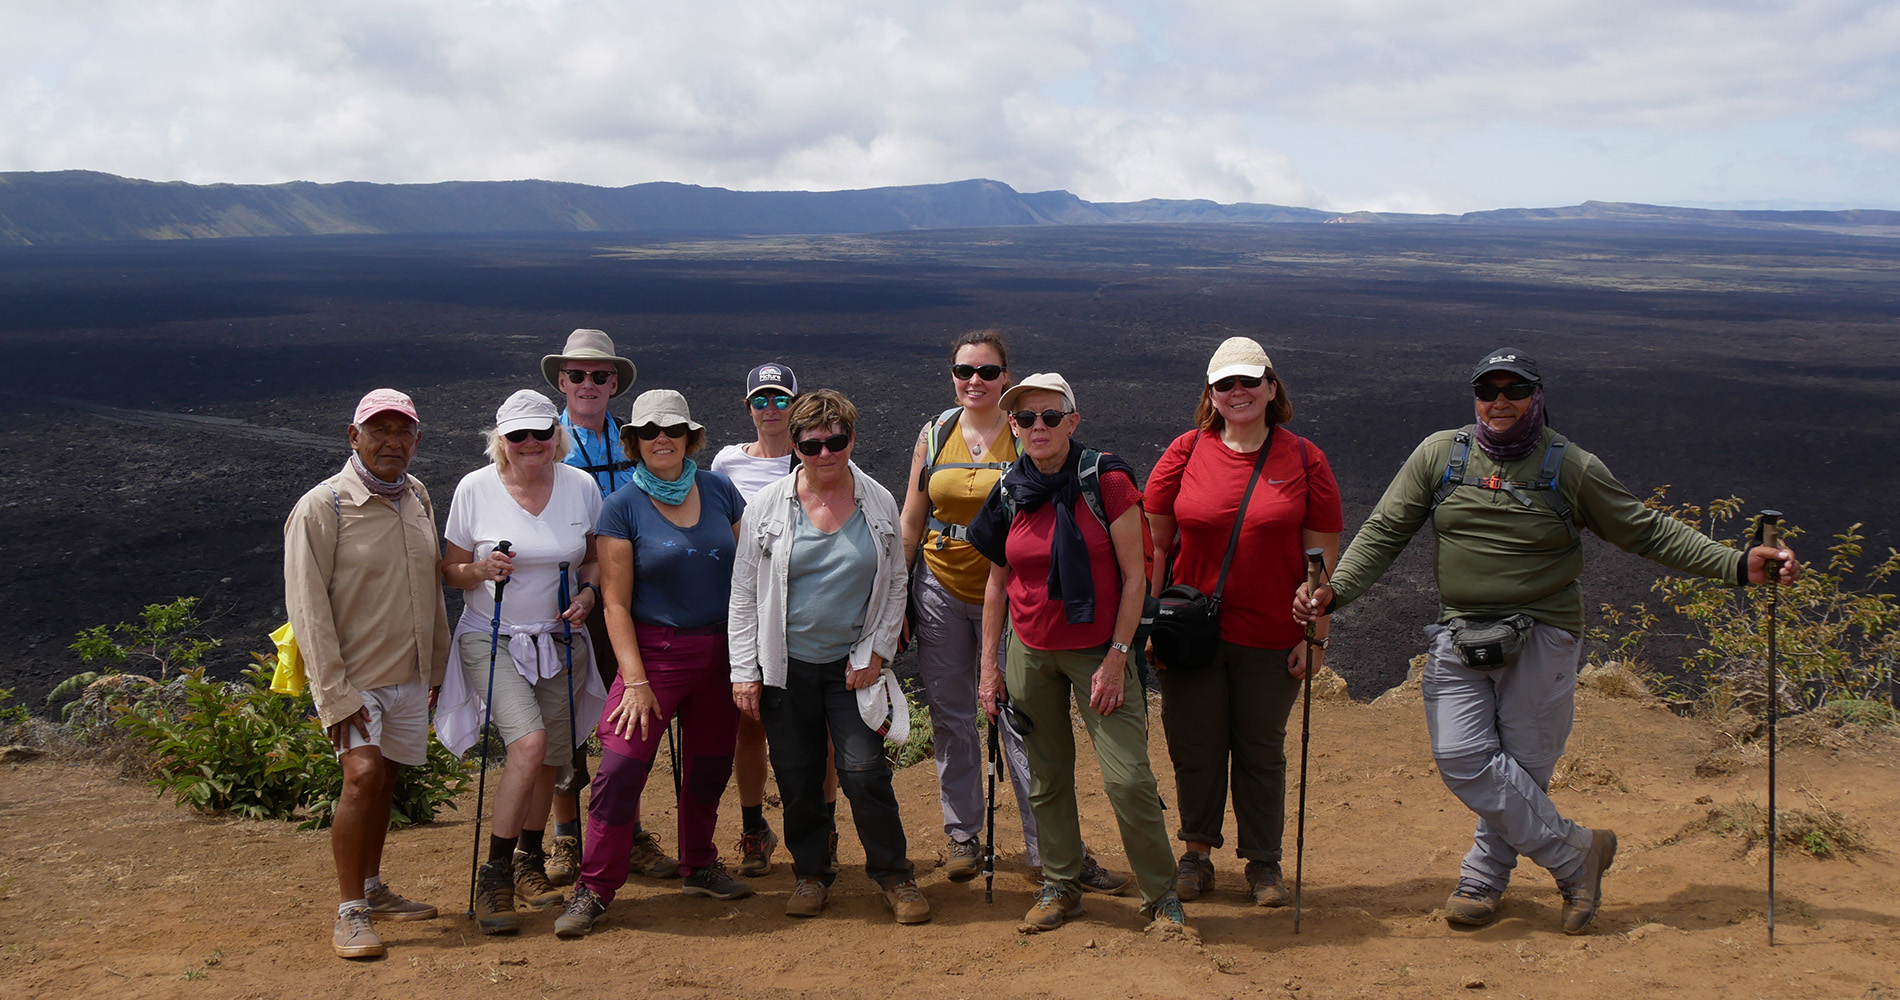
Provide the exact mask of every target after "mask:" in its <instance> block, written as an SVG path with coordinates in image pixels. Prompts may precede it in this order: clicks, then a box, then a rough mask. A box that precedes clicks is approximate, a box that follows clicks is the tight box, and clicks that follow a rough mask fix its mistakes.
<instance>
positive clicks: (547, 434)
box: [502, 427, 554, 444]
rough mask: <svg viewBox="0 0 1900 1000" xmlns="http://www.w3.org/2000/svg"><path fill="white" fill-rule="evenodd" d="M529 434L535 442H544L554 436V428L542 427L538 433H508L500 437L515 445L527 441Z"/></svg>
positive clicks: (526, 431) (524, 431)
mask: <svg viewBox="0 0 1900 1000" xmlns="http://www.w3.org/2000/svg"><path fill="white" fill-rule="evenodd" d="M530 434H532V435H534V439H535V440H536V441H546V440H547V439H549V438H551V437H553V436H554V428H552V427H543V428H541V429H540V430H538V431H529V430H520V431H509V432H508V433H506V434H503V435H502V437H505V438H507V439H508V440H510V441H513V442H514V443H516V444H520V443H521V442H523V441H526V440H528V435H530Z"/></svg>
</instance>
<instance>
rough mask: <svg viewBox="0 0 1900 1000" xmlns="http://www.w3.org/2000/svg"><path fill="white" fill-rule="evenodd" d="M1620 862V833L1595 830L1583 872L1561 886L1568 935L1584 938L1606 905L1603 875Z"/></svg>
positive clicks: (1559, 886)
mask: <svg viewBox="0 0 1900 1000" xmlns="http://www.w3.org/2000/svg"><path fill="white" fill-rule="evenodd" d="M1615 860H1616V831H1615V830H1591V831H1590V849H1589V850H1588V851H1586V852H1584V855H1583V871H1581V872H1578V873H1577V877H1576V878H1574V879H1571V880H1570V881H1568V882H1560V883H1558V886H1557V887H1558V888H1559V889H1561V890H1563V894H1564V933H1565V934H1582V933H1583V932H1584V930H1585V929H1586V928H1588V927H1589V926H1590V921H1592V920H1595V919H1596V918H1597V910H1598V908H1600V907H1601V906H1602V905H1603V873H1604V872H1607V871H1609V870H1610V863H1611V862H1613V861H1615Z"/></svg>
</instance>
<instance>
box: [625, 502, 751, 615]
mask: <svg viewBox="0 0 1900 1000" xmlns="http://www.w3.org/2000/svg"><path fill="white" fill-rule="evenodd" d="M694 481H695V482H696V483H697V484H698V485H699V523H698V524H695V525H693V526H692V527H690V528H681V527H678V526H676V525H674V524H673V522H671V521H669V520H667V519H666V517H665V516H664V515H662V514H661V513H660V512H659V511H658V510H657V509H655V508H654V506H653V498H652V497H649V496H647V494H646V491H644V490H642V489H640V487H639V486H637V485H634V484H631V483H630V484H628V485H626V486H622V487H621V488H620V489H618V490H615V491H614V495H613V496H610V497H608V498H607V502H606V503H604V504H602V505H601V508H600V526H599V527H598V528H596V529H595V532H596V533H597V534H599V535H602V536H604V537H607V538H625V539H627V540H629V541H631V542H633V620H634V621H635V622H643V623H646V624H649V625H670V626H672V627H673V628H699V627H701V626H705V625H715V624H718V623H719V622H723V621H725V620H726V605H727V603H728V602H729V601H730V600H731V598H732V557H733V556H734V555H735V554H736V553H737V552H738V544H737V543H736V542H735V541H734V540H733V536H732V526H733V525H735V524H737V523H739V517H740V515H742V514H744V513H745V501H744V500H741V499H740V498H739V491H738V489H737V488H735V487H734V486H733V485H732V480H730V479H727V478H726V477H724V476H722V475H720V474H719V473H717V472H711V471H708V470H705V469H701V470H699V475H698V478H697V479H695V480H694Z"/></svg>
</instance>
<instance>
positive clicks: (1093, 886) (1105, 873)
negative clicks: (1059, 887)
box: [1076, 854, 1135, 896]
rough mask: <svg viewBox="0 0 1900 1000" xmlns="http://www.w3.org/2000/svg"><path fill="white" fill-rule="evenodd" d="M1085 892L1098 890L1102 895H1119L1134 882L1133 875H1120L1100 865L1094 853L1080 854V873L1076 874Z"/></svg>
mask: <svg viewBox="0 0 1900 1000" xmlns="http://www.w3.org/2000/svg"><path fill="white" fill-rule="evenodd" d="M1076 881H1077V882H1080V883H1082V889H1083V890H1084V891H1085V892H1099V893H1101V894H1102V895H1104V896H1119V895H1121V894H1122V893H1124V892H1127V891H1128V887H1129V886H1130V885H1133V884H1134V881H1135V880H1134V877H1133V876H1130V875H1121V874H1117V873H1115V872H1112V871H1109V870H1108V869H1106V868H1103V867H1102V863H1101V862H1099V861H1097V860H1095V855H1093V854H1084V855H1082V874H1080V875H1078V876H1076Z"/></svg>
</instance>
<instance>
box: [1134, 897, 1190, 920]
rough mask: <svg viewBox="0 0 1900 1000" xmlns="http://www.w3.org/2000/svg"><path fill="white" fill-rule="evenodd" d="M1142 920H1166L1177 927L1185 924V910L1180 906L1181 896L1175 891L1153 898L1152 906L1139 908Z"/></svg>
mask: <svg viewBox="0 0 1900 1000" xmlns="http://www.w3.org/2000/svg"><path fill="white" fill-rule="evenodd" d="M1141 918H1142V919H1143V920H1148V921H1155V920H1166V921H1168V922H1169V923H1172V924H1174V925H1176V926H1178V927H1186V926H1187V911H1186V910H1183V909H1182V908H1181V897H1180V896H1179V895H1178V894H1176V893H1172V892H1170V893H1165V894H1163V895H1162V897H1161V898H1160V899H1157V900H1155V902H1154V905H1153V906H1144V907H1142V908H1141Z"/></svg>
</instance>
